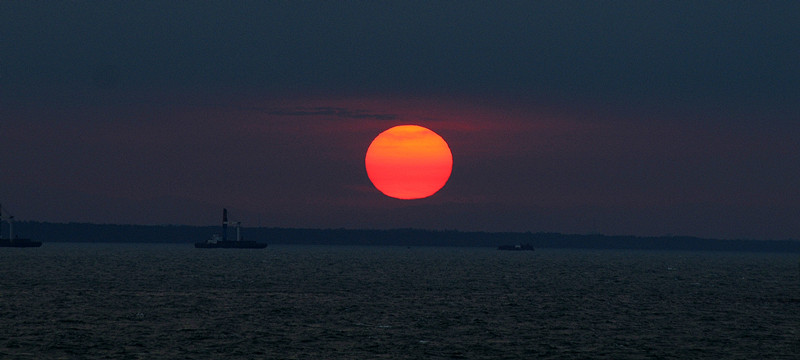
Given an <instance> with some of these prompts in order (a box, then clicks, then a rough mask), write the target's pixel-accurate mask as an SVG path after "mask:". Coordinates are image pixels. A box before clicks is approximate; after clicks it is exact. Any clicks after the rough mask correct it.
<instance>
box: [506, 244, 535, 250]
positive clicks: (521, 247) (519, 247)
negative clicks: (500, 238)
mask: <svg viewBox="0 0 800 360" xmlns="http://www.w3.org/2000/svg"><path fill="white" fill-rule="evenodd" d="M497 250H509V251H534V249H533V245H531V244H525V245H522V244H517V245H500V246H498V247H497Z"/></svg>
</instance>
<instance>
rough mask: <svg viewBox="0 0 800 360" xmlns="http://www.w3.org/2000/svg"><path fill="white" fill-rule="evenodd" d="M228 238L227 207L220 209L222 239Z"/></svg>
mask: <svg viewBox="0 0 800 360" xmlns="http://www.w3.org/2000/svg"><path fill="white" fill-rule="evenodd" d="M227 240H228V209H225V208H223V209H222V241H227Z"/></svg>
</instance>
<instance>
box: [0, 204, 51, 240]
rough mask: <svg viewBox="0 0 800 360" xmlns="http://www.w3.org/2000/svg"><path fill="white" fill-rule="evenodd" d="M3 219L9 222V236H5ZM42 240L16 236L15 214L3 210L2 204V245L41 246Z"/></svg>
mask: <svg viewBox="0 0 800 360" xmlns="http://www.w3.org/2000/svg"><path fill="white" fill-rule="evenodd" d="M3 221H5V222H7V223H8V238H7V239H5V238H3ZM40 246H42V242H41V241H33V240H31V239H26V238H21V237H19V236H14V216H13V215H11V214H9V213H8V212H6V211H4V210H3V207H2V206H0V247H17V248H28V247H40Z"/></svg>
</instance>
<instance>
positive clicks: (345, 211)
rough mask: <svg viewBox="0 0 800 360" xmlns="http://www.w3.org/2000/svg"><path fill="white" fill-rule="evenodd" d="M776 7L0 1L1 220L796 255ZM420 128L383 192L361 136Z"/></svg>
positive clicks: (794, 38) (787, 83)
mask: <svg viewBox="0 0 800 360" xmlns="http://www.w3.org/2000/svg"><path fill="white" fill-rule="evenodd" d="M797 14H800V3H798V2H794V1H769V2H762V1H658V2H657V1H542V2H533V1H499V2H498V1H434V2H431V1H419V2H417V1H387V2H377V1H331V2H323V1H286V2H283V1H281V2H277V1H276V2H262V1H253V2H250V1H237V2H227V1H219V2H215V1H202V2H200V1H198V2H178V1H175V2H162V1H96V2H95V1H69V2H66V1H65V2H54V1H3V2H0V203H1V204H2V205H3V207H4V208H5V209H7V210H8V211H9V212H10V213H12V214H14V215H15V216H16V217H17V219H20V220H34V221H48V222H91V223H121V224H186V225H216V224H217V223H218V222H219V217H220V212H221V208H222V207H226V208H228V209H229V214H230V218H231V220H235V221H241V222H242V223H243V225H244V226H265V227H296V228H367V229H393V228H420V229H438V230H461V231H521V232H525V231H531V232H562V233H604V234H611V235H640V236H658V235H667V234H671V235H690V236H700V237H714V238H747V239H786V238H791V239H800V221H798V219H799V218H798V214H800V188H799V187H798V186H800V141H798V139H800V51H799V50H798V49H800V21H798V16H797ZM404 124H415V125H420V126H424V127H427V128H429V129H431V130H433V131H435V132H436V133H437V134H439V135H440V136H442V138H444V139H445V140H446V141H447V143H448V144H449V146H450V149H451V151H452V154H453V170H452V174H451V177H450V179H449V180H448V182H447V184H446V185H445V186H444V188H442V189H441V190H440V191H439V192H437V193H436V194H434V195H433V196H431V197H428V198H425V199H419V200H398V199H393V198H390V197H387V196H384V195H382V194H381V193H380V192H379V191H378V190H377V189H375V187H373V186H372V184H371V183H370V181H369V179H368V177H367V174H366V170H365V167H364V157H365V154H366V151H367V148H368V146H369V144H370V143H371V141H372V140H373V139H374V138H375V137H376V136H377V135H378V134H379V133H381V132H382V131H384V130H386V129H388V128H390V127H392V126H396V125H404Z"/></svg>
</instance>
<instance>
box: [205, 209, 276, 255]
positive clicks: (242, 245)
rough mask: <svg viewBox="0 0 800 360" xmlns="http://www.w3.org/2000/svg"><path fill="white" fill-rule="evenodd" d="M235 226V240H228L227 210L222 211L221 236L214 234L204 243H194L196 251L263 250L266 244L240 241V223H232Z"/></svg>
mask: <svg viewBox="0 0 800 360" xmlns="http://www.w3.org/2000/svg"><path fill="white" fill-rule="evenodd" d="M234 224H235V226H236V240H228V209H222V235H220V234H214V235H212V236H211V239H208V240H206V241H204V242H198V243H194V247H195V248H198V249H263V248H265V247H267V244H266V243H260V242H256V241H252V240H242V233H241V224H242V223H241V222H239V221H237V222H235V223H234Z"/></svg>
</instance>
